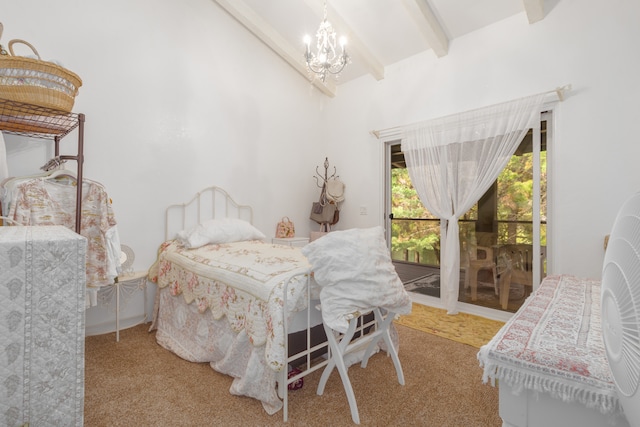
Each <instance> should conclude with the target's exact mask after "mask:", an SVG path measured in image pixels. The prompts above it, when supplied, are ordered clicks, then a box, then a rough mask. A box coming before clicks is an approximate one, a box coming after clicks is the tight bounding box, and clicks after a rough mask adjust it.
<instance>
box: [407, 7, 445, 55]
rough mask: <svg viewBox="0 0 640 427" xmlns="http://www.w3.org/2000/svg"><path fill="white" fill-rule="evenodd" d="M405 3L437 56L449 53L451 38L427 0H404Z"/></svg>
mask: <svg viewBox="0 0 640 427" xmlns="http://www.w3.org/2000/svg"><path fill="white" fill-rule="evenodd" d="M404 5H405V7H406V8H407V10H408V12H409V16H411V17H412V18H413V20H414V21H415V22H416V24H417V25H418V29H419V30H420V33H421V34H422V36H423V37H424V38H425V40H426V41H427V43H428V44H429V47H430V48H431V49H432V50H433V52H434V53H435V54H436V56H437V57H438V58H441V57H443V56H445V55H446V54H447V53H449V39H448V38H447V35H446V34H445V32H444V29H443V28H442V25H440V21H438V18H437V17H436V15H435V14H434V13H433V11H432V10H431V7H430V6H429V4H428V3H427V2H426V0H404Z"/></svg>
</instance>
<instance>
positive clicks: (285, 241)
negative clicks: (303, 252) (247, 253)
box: [271, 237, 309, 248]
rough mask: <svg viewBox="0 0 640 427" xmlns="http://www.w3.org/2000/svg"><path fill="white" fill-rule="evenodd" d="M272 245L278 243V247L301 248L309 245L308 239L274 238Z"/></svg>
mask: <svg viewBox="0 0 640 427" xmlns="http://www.w3.org/2000/svg"><path fill="white" fill-rule="evenodd" d="M271 243H277V244H278V245H287V246H295V247H297V248H301V247H303V246H305V245H306V244H307V243H309V238H308V237H274V238H272V239H271Z"/></svg>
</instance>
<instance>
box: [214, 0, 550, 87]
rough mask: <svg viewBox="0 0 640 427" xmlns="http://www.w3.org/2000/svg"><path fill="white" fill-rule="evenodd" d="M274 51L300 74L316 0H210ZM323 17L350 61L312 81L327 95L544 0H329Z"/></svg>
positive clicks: (437, 51)
mask: <svg viewBox="0 0 640 427" xmlns="http://www.w3.org/2000/svg"><path fill="white" fill-rule="evenodd" d="M214 1H215V2H216V3H218V4H219V5H220V6H221V7H222V8H224V9H225V10H226V11H227V12H228V13H229V14H231V15H232V16H233V17H234V18H235V19H237V20H238V21H239V22H240V23H241V24H242V25H244V26H245V27H246V28H247V30H249V31H251V32H252V33H253V34H254V35H255V36H256V37H258V38H259V39H260V40H262V41H263V42H264V43H265V44H266V45H267V46H269V47H270V48H271V49H272V50H273V51H274V52H275V53H276V54H278V55H280V56H281V57H282V59H283V60H285V61H286V62H287V63H288V64H289V65H290V66H291V67H293V68H294V69H295V70H296V71H298V72H299V73H300V74H301V75H302V77H303V78H305V79H308V78H309V76H308V72H307V68H306V65H305V63H304V50H305V46H304V43H303V37H304V36H305V35H306V34H308V35H310V36H311V37H312V38H313V37H314V36H315V32H316V30H317V29H318V26H319V25H320V22H321V20H322V15H323V4H324V1H323V0H214ZM327 9H328V20H329V22H330V23H331V24H332V25H333V27H334V28H335V30H336V32H337V34H338V36H346V37H347V39H348V44H347V51H348V53H349V55H350V57H351V63H350V64H349V65H348V66H347V67H346V68H345V69H344V71H343V72H342V73H341V74H340V76H339V78H338V79H333V78H328V79H327V81H326V83H324V84H323V83H322V82H321V81H320V80H319V79H315V80H314V85H315V86H316V87H317V88H318V89H319V90H321V91H322V92H323V93H324V94H326V95H328V96H334V95H335V93H336V85H337V84H340V83H344V82H347V81H349V80H352V79H355V78H358V77H361V76H363V75H366V74H370V75H371V76H372V77H373V78H375V79H377V80H381V79H384V72H385V67H386V66H388V65H390V64H393V63H396V62H398V61H401V60H403V59H405V58H408V57H410V56H413V55H416V54H418V53H421V52H424V51H427V50H430V51H432V52H433V54H434V55H435V56H437V57H443V56H445V55H447V53H448V51H449V45H450V44H451V42H452V41H453V40H455V39H456V38H458V37H461V36H463V35H465V34H468V33H471V32H473V31H475V30H477V29H480V28H482V27H486V26H488V25H491V24H493V23H495V22H498V21H501V20H503V19H506V18H508V17H511V16H513V15H516V14H519V13H523V12H524V13H526V16H527V19H528V22H529V23H530V24H532V23H535V22H537V21H539V20H541V19H543V18H544V0H330V1H328V3H327Z"/></svg>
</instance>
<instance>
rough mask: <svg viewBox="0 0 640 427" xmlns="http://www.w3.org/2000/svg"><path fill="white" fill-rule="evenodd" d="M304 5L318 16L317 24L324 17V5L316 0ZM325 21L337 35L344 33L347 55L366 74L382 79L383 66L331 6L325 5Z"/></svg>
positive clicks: (306, 0) (307, 0)
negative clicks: (359, 65)
mask: <svg viewBox="0 0 640 427" xmlns="http://www.w3.org/2000/svg"><path fill="white" fill-rule="evenodd" d="M304 2H305V4H306V5H307V6H308V7H309V8H310V9H311V10H313V11H314V13H315V14H316V15H317V16H318V23H320V21H321V20H322V18H323V15H324V5H323V3H322V2H321V1H318V0H304ZM327 20H328V21H329V22H330V23H331V25H333V27H334V28H335V29H340V31H337V32H338V34H343V33H346V34H348V37H347V53H348V54H349V56H350V57H352V58H354V57H355V58H357V59H358V62H359V63H361V64H362V65H364V66H365V68H366V69H367V72H368V73H369V74H371V75H372V76H373V78H375V79H376V80H378V81H379V80H382V79H384V65H382V62H381V61H380V60H378V58H377V57H376V56H375V55H374V54H373V53H372V52H371V50H369V48H367V46H366V45H365V44H364V43H363V42H362V41H360V39H359V38H358V36H357V35H356V33H355V32H354V31H353V30H352V29H351V27H350V26H349V24H347V23H346V22H345V20H344V19H342V17H341V16H340V15H339V14H338V13H337V12H336V11H335V10H334V9H332V8H331V5H330V4H328V3H327Z"/></svg>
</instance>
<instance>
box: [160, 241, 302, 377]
mask: <svg viewBox="0 0 640 427" xmlns="http://www.w3.org/2000/svg"><path fill="white" fill-rule="evenodd" d="M309 269H310V265H309V262H308V261H307V259H306V258H305V257H304V256H303V255H302V253H301V252H300V249H299V248H294V247H290V246H283V245H274V244H270V243H265V242H262V241H257V240H254V241H242V242H234V243H224V244H218V245H206V246H203V247H201V248H197V249H184V248H183V247H182V246H181V245H180V244H178V243H177V242H175V241H168V242H165V243H164V244H163V245H162V246H161V248H160V250H159V255H158V261H157V262H156V263H155V264H154V266H153V267H152V268H151V270H150V278H151V280H153V281H155V282H156V283H157V284H158V286H159V287H160V288H165V287H170V290H171V294H172V295H174V296H176V295H182V296H183V297H184V300H185V302H186V303H187V304H192V303H194V304H195V305H196V306H197V307H198V310H199V311H200V312H201V313H204V312H205V311H206V310H207V309H209V310H210V311H211V314H212V316H213V318H214V319H216V320H219V319H222V318H223V317H224V318H226V319H227V321H228V323H229V325H230V327H231V329H232V330H233V331H234V332H236V333H239V332H240V331H243V332H244V333H246V335H247V336H248V339H249V341H250V342H251V343H252V344H253V345H254V346H261V345H263V344H264V345H265V357H266V360H267V363H268V364H269V366H270V367H271V369H273V370H274V371H280V370H281V369H283V367H284V361H285V360H286V358H285V354H284V344H285V341H284V339H285V337H284V329H283V324H284V323H283V322H284V313H285V312H286V313H288V316H292V315H293V313H295V312H297V311H299V310H302V309H304V308H306V305H307V299H306V285H307V278H308V274H305V273H308V272H309ZM295 274H298V276H296V277H295V278H294V280H292V281H291V282H290V284H289V286H288V288H287V307H286V309H285V308H284V298H283V297H284V294H283V292H284V285H285V282H286V279H287V278H289V277H291V276H292V275H295Z"/></svg>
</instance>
